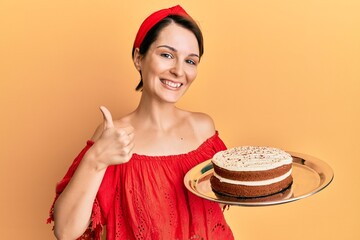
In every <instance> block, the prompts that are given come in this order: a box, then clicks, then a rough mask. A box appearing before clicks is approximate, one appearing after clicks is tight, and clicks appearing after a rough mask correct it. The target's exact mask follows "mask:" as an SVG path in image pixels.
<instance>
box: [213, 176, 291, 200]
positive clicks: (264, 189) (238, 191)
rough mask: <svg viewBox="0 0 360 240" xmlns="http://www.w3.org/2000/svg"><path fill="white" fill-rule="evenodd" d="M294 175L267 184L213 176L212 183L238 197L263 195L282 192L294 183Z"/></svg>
mask: <svg viewBox="0 0 360 240" xmlns="http://www.w3.org/2000/svg"><path fill="white" fill-rule="evenodd" d="M292 181H293V178H292V176H291V175H290V176H288V177H287V178H285V179H284V180H283V181H280V182H277V183H273V184H269V185H265V186H245V185H237V184H231V183H226V182H221V181H220V180H219V179H218V178H216V177H214V176H212V177H211V178H210V184H211V187H212V189H213V190H214V191H215V192H218V193H224V194H227V195H231V196H237V197H262V196H268V195H271V194H274V193H277V192H280V191H282V190H284V189H286V188H288V187H289V186H290V185H291V184H292Z"/></svg>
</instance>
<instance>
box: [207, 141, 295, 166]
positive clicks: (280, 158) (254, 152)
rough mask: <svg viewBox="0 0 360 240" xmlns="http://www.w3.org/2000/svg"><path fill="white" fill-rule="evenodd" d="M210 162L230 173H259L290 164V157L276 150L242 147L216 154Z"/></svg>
mask: <svg viewBox="0 0 360 240" xmlns="http://www.w3.org/2000/svg"><path fill="white" fill-rule="evenodd" d="M212 162H213V163H214V164H216V165H217V166H219V167H221V168H225V169H228V170H232V171H261V170H269V169H274V168H277V167H280V166H283V165H287V164H291V163H292V157H291V155H290V154H288V153H287V152H285V151H283V150H281V149H278V148H273V147H257V146H242V147H235V148H231V149H227V150H224V151H220V152H218V153H216V154H215V155H214V157H213V159H212Z"/></svg>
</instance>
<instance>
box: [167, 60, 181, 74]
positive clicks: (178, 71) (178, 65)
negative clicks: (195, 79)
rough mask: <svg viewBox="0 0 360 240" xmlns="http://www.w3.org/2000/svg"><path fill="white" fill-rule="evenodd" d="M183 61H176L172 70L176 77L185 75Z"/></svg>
mask: <svg viewBox="0 0 360 240" xmlns="http://www.w3.org/2000/svg"><path fill="white" fill-rule="evenodd" d="M183 67H184V66H183V63H182V62H181V61H176V62H175V63H174V65H173V66H172V68H171V69H170V72H171V73H172V74H173V75H174V76H176V77H182V76H183V75H184V69H183Z"/></svg>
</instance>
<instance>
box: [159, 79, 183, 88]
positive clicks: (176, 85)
mask: <svg viewBox="0 0 360 240" xmlns="http://www.w3.org/2000/svg"><path fill="white" fill-rule="evenodd" d="M163 83H165V84H166V85H168V86H169V87H172V88H179V87H181V83H174V82H171V81H163Z"/></svg>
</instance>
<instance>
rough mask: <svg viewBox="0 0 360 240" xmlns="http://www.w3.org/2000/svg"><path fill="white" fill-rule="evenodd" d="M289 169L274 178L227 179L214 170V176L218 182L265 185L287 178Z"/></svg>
mask: <svg viewBox="0 0 360 240" xmlns="http://www.w3.org/2000/svg"><path fill="white" fill-rule="evenodd" d="M291 171H292V169H290V170H289V171H288V172H286V173H284V174H283V175H280V176H278V177H274V178H271V179H266V180H260V181H239V180H232V179H227V178H223V177H221V176H219V175H217V174H216V172H214V177H216V178H217V179H219V180H220V182H225V183H231V184H235V185H245V186H266V185H270V184H273V183H277V182H280V181H283V180H284V179H285V178H287V177H289V176H290V175H291Z"/></svg>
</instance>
